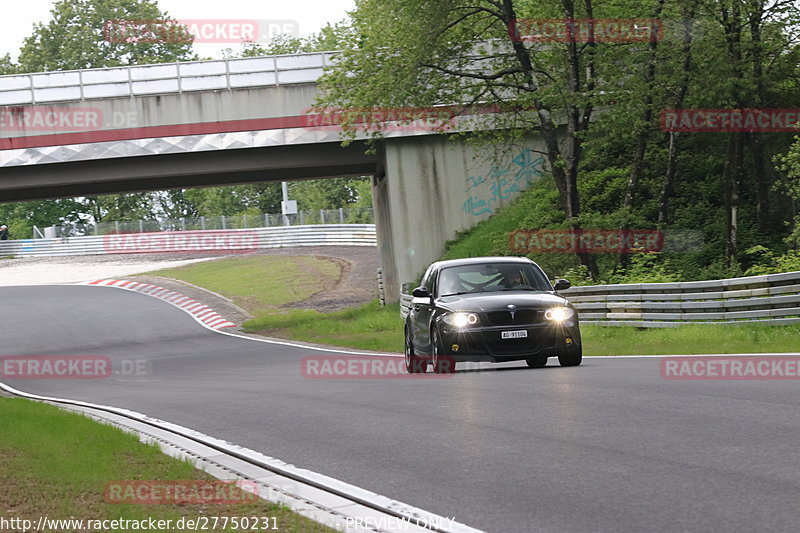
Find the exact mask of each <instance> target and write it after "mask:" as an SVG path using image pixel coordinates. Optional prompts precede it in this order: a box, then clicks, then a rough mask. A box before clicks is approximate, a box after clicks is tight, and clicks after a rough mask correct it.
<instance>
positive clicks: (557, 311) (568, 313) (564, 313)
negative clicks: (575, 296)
mask: <svg viewBox="0 0 800 533" xmlns="http://www.w3.org/2000/svg"><path fill="white" fill-rule="evenodd" d="M573 316H575V311H573V310H572V309H571V308H569V307H551V308H550V309H548V310H547V311H545V312H544V317H545V319H547V320H550V321H553V322H563V321H565V320H567V319H570V318H572V317H573Z"/></svg>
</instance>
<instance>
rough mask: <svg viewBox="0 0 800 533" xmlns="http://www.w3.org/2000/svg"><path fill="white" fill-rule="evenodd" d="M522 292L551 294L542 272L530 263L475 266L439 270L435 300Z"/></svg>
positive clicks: (551, 288)
mask: <svg viewBox="0 0 800 533" xmlns="http://www.w3.org/2000/svg"><path fill="white" fill-rule="evenodd" d="M526 290H527V291H551V290H553V287H552V286H551V285H550V282H549V281H548V280H547V276H545V274H544V272H542V270H541V269H540V268H539V267H537V266H536V265H534V264H531V263H477V264H472V265H461V266H453V267H447V268H443V269H442V271H441V273H440V274H439V290H438V294H439V296H448V295H452V294H469V293H477V292H499V291H526Z"/></svg>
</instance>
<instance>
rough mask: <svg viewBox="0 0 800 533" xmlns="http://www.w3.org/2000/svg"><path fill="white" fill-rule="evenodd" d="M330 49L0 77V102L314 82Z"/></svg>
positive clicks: (329, 56)
mask: <svg viewBox="0 0 800 533" xmlns="http://www.w3.org/2000/svg"><path fill="white" fill-rule="evenodd" d="M335 55H336V53H335V52H321V53H309V54H292V55H278V56H262V57H246V58H237V59H214V60H209V61H185V62H180V61H179V62H175V63H159V64H154V65H136V66H129V67H106V68H97V69H86V70H63V71H57V72H37V73H30V74H12V75H7V76H0V105H32V104H41V103H56V102H64V101H75V100H91V99H95V98H117V97H132V96H144V95H149V94H164V93H182V92H192V91H208V90H222V89H240V88H245V87H263V86H265V85H272V86H280V85H293V84H299V83H313V82H316V81H317V79H319V77H320V76H321V75H322V72H323V70H324V68H325V67H326V66H328V65H330V64H331V63H332V61H333V57H334V56H335Z"/></svg>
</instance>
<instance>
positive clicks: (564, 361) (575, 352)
mask: <svg viewBox="0 0 800 533" xmlns="http://www.w3.org/2000/svg"><path fill="white" fill-rule="evenodd" d="M582 360H583V349H582V348H581V346H580V345H578V346H576V347H575V348H573V349H572V350H569V351H568V352H565V353H562V354H558V362H559V364H561V366H578V365H580V364H581V361H582Z"/></svg>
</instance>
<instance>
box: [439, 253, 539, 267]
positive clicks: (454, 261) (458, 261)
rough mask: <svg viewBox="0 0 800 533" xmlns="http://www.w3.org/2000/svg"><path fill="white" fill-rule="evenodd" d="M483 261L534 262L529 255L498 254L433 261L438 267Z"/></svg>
mask: <svg viewBox="0 0 800 533" xmlns="http://www.w3.org/2000/svg"><path fill="white" fill-rule="evenodd" d="M483 263H528V264H530V263H533V261H531V260H530V259H529V258H527V257H516V256H497V257H469V258H464V259H448V260H446V261H437V262H435V263H433V264H434V265H435V266H436V268H440V269H441V268H446V267H452V266H464V265H480V264H483Z"/></svg>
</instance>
